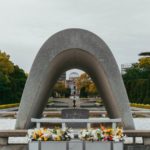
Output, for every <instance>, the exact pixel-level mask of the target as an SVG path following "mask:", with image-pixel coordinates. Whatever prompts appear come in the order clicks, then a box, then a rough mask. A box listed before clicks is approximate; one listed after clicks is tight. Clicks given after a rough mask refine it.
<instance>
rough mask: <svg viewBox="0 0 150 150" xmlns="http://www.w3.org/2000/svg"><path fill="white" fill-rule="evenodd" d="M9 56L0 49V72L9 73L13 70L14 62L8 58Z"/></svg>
mask: <svg viewBox="0 0 150 150" xmlns="http://www.w3.org/2000/svg"><path fill="white" fill-rule="evenodd" d="M9 59H10V56H9V55H7V54H6V53H5V52H1V50H0V72H2V73H3V74H10V73H12V72H13V71H14V64H13V63H12V62H11V61H10V60H9Z"/></svg>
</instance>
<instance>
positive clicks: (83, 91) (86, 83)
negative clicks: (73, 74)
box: [76, 73, 98, 97]
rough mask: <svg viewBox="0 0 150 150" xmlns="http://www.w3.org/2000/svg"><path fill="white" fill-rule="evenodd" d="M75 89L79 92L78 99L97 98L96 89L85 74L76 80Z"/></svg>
mask: <svg viewBox="0 0 150 150" xmlns="http://www.w3.org/2000/svg"><path fill="white" fill-rule="evenodd" d="M76 85H77V89H78V90H79V91H80V97H87V96H97V95H98V92H97V88H96V86H95V84H94V82H93V81H92V79H91V78H90V76H89V75H88V74H87V73H83V74H81V76H80V77H79V78H78V79H77V80H76Z"/></svg>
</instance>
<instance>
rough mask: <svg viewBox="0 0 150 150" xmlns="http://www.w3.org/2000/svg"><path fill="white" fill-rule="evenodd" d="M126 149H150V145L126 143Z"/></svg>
mask: <svg viewBox="0 0 150 150" xmlns="http://www.w3.org/2000/svg"><path fill="white" fill-rule="evenodd" d="M124 150H150V145H139V144H134V145H124Z"/></svg>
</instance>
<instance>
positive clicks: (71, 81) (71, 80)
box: [66, 72, 79, 95]
mask: <svg viewBox="0 0 150 150" xmlns="http://www.w3.org/2000/svg"><path fill="white" fill-rule="evenodd" d="M78 78H79V74H78V73H77V72H71V73H70V74H69V80H67V81H66V85H67V87H68V88H70V89H71V95H75V94H76V95H78V94H79V92H78V91H77V88H76V79H78Z"/></svg>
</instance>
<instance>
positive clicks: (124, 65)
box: [121, 63, 132, 74]
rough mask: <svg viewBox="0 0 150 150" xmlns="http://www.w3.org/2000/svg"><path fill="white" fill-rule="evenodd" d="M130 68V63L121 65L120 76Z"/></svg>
mask: <svg viewBox="0 0 150 150" xmlns="http://www.w3.org/2000/svg"><path fill="white" fill-rule="evenodd" d="M131 66H132V64H131V63H128V64H121V74H125V73H126V70H127V69H128V68H130V67H131Z"/></svg>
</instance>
